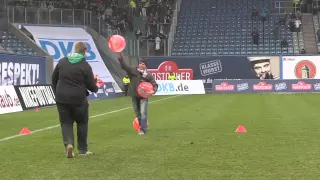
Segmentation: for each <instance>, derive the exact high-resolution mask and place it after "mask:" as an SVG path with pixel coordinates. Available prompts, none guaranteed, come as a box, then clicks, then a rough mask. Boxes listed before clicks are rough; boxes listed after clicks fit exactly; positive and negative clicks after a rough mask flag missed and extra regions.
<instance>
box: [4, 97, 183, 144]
mask: <svg viewBox="0 0 320 180" xmlns="http://www.w3.org/2000/svg"><path fill="white" fill-rule="evenodd" d="M175 97H177V96H170V97H166V98H163V99H158V100H155V101H151V102H149V103H150V104H152V103H156V102H159V101H164V100H167V99H171V98H175ZM131 108H132V107H131V106H130V107H125V108H121V109H117V110H114V111H109V112H105V113H101V114H97V115H94V116H90V117H89V118H90V119H91V118H96V117H100V116H105V115H108V114H113V113H117V112H120V111H124V110H127V109H131ZM57 127H60V124H58V125H54V126H48V127H45V128H41V129H36V130H34V131H31V133H32V134H34V133H37V132H42V131H46V130H49V129H53V128H57ZM20 136H25V135H21V134H17V135H14V136H8V137H5V138H2V139H0V142H3V141H8V140H10V139H14V138H17V137H20Z"/></svg>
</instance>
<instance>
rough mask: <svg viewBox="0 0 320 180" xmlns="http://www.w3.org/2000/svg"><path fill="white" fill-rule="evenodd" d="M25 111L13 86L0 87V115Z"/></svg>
mask: <svg viewBox="0 0 320 180" xmlns="http://www.w3.org/2000/svg"><path fill="white" fill-rule="evenodd" d="M21 111H23V109H22V106H21V103H20V101H19V98H18V96H17V93H16V91H15V89H14V87H13V86H0V114H6V113H13V112H21Z"/></svg>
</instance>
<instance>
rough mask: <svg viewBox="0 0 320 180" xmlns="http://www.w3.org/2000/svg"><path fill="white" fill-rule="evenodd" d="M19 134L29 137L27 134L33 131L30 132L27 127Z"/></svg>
mask: <svg viewBox="0 0 320 180" xmlns="http://www.w3.org/2000/svg"><path fill="white" fill-rule="evenodd" d="M19 134H21V135H27V134H31V131H30V130H29V129H28V128H27V127H25V128H23V129H22V130H21V131H20V133H19Z"/></svg>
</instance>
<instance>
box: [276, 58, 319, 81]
mask: <svg viewBox="0 0 320 180" xmlns="http://www.w3.org/2000/svg"><path fill="white" fill-rule="evenodd" d="M282 69H283V70H282V77H283V79H320V71H319V69H320V56H283V57H282ZM318 71H319V72H318Z"/></svg>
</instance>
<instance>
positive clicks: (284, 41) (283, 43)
mask: <svg viewBox="0 0 320 180" xmlns="http://www.w3.org/2000/svg"><path fill="white" fill-rule="evenodd" d="M281 47H282V48H288V41H287V40H286V39H284V38H283V39H282V41H281Z"/></svg>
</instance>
